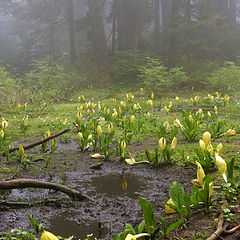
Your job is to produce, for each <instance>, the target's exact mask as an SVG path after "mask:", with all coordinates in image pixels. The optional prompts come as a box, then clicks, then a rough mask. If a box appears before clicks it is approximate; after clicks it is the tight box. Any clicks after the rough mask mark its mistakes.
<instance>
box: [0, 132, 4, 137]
mask: <svg viewBox="0 0 240 240" xmlns="http://www.w3.org/2000/svg"><path fill="white" fill-rule="evenodd" d="M0 136H1V137H2V138H4V131H3V130H0Z"/></svg>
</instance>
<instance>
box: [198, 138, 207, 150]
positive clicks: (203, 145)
mask: <svg viewBox="0 0 240 240" xmlns="http://www.w3.org/2000/svg"><path fill="white" fill-rule="evenodd" d="M199 147H200V148H201V151H202V152H204V150H205V148H206V145H205V143H204V141H203V140H202V139H200V140H199Z"/></svg>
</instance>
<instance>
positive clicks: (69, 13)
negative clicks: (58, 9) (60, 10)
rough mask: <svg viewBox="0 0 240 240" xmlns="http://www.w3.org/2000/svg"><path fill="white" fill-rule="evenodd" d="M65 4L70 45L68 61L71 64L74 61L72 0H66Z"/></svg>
mask: <svg viewBox="0 0 240 240" xmlns="http://www.w3.org/2000/svg"><path fill="white" fill-rule="evenodd" d="M66 4H67V8H66V9H67V22H68V35H69V46H70V61H71V63H72V64H73V63H74V61H75V58H76V56H75V30H74V16H73V8H74V7H73V0H66Z"/></svg>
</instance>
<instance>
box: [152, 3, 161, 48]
mask: <svg viewBox="0 0 240 240" xmlns="http://www.w3.org/2000/svg"><path fill="white" fill-rule="evenodd" d="M153 8H154V45H155V48H156V49H157V48H158V46H159V41H160V0H154V2H153Z"/></svg>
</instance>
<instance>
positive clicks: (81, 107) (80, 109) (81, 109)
mask: <svg viewBox="0 0 240 240" xmlns="http://www.w3.org/2000/svg"><path fill="white" fill-rule="evenodd" d="M78 111H79V112H80V113H82V112H83V106H82V105H81V106H79V108H78Z"/></svg>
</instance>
